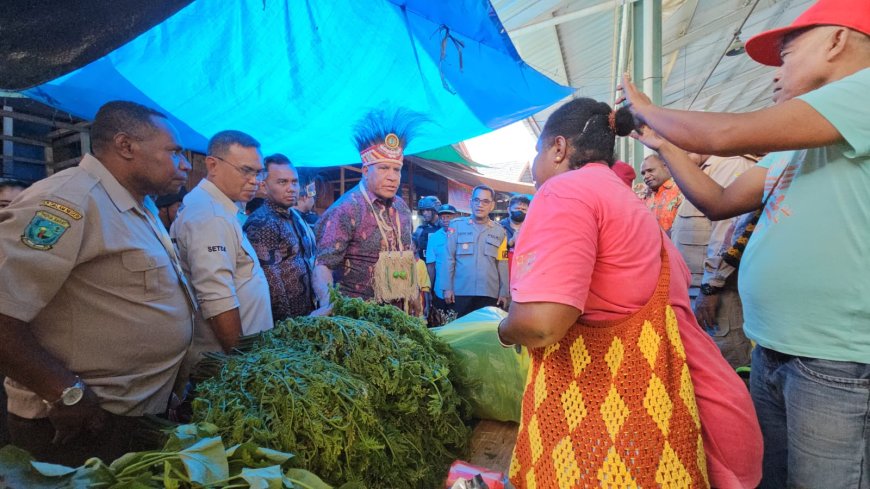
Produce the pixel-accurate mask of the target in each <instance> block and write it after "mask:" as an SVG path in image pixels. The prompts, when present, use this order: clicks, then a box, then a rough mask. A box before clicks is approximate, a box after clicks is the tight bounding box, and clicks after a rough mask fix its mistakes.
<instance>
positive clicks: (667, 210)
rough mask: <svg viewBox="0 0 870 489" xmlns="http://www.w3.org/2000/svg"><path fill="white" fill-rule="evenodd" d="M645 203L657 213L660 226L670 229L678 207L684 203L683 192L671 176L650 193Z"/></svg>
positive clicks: (666, 229)
mask: <svg viewBox="0 0 870 489" xmlns="http://www.w3.org/2000/svg"><path fill="white" fill-rule="evenodd" d="M644 203H645V204H646V206H647V207H649V209H650V210H651V211H653V214H655V216H656V220H657V221H658V222H659V226H661V227H662V229H664V230H665V231H670V230H671V227H672V226H673V225H674V219H675V218H676V217H677V209H679V207H680V204H682V203H683V193H682V192H681V191H680V188H679V187H677V182H675V181H674V179H673V178H669V179H668V181H666V182H665V183H663V184H662V186H661V187H659V189H658V190H656V192H655V193H654V194H651V195H648V196H647V197H646V198H645V199H644Z"/></svg>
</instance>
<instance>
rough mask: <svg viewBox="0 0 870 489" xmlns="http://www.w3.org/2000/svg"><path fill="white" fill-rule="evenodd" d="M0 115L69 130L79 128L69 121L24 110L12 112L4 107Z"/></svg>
mask: <svg viewBox="0 0 870 489" xmlns="http://www.w3.org/2000/svg"><path fill="white" fill-rule="evenodd" d="M0 115H2V116H3V117H11V118H13V119H17V120H19V121H27V122H36V123H37V124H44V125H46V126H52V127H57V128H61V129H67V130H71V131H78V130H80V129H79V127H77V126H76V125H75V124H70V123H69V122H60V121H54V120H51V119H49V118H47V117H41V116H38V115H32V114H25V113H24V112H13V111H12V109H10V108H6V107H4V108H3V110H2V111H0Z"/></svg>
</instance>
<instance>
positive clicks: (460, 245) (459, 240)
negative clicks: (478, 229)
mask: <svg viewBox="0 0 870 489" xmlns="http://www.w3.org/2000/svg"><path fill="white" fill-rule="evenodd" d="M456 254H457V255H473V254H474V235H471V234H466V235H462V236H457V237H456Z"/></svg>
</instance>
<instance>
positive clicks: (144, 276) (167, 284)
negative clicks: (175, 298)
mask: <svg viewBox="0 0 870 489" xmlns="http://www.w3.org/2000/svg"><path fill="white" fill-rule="evenodd" d="M121 264H122V265H123V267H124V270H126V271H127V272H128V273H127V277H128V279H127V280H124V281H123V282H122V283H120V284H119V285H120V287H119V290H118V292H119V293H120V294H121V295H122V296H124V297H127V298H128V299H131V300H134V301H139V302H150V301H155V300H159V299H165V298H167V297H170V296H171V295H172V294H174V293H175V292H176V291H177V287H175V286H173V282H174V281H175V277H174V273H175V272H174V271H172V269H171V264H170V261H169V257H168V256H166V255H159V254H150V253H148V252H147V251H145V250H130V251H125V252H123V253H121Z"/></svg>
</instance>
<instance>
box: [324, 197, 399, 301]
mask: <svg viewBox="0 0 870 489" xmlns="http://www.w3.org/2000/svg"><path fill="white" fill-rule="evenodd" d="M359 189H360V186H359V185H357V186H356V187H354V188H353V189H351V190H350V191H348V192H346V193H345V194H344V195H342V196H341V198H340V199H338V200H337V201H335V203H334V204H332V205H331V206H330V207H329V209H327V210H326V212H325V213H324V214H323V216H321V218H320V221H319V222H318V223H317V264H318V265H324V266H326V267H327V268H329V269H330V270H332V274H333V280H334V281H335V283H336V284H338V286H339V290H341V292H342V293H343V294H345V295H347V296H350V297H362V298H364V299H372V298H374V289H373V287H372V285H373V283H374V275H375V263H377V261H378V255H379V254H380V252H381V251H388V250H390V249H393V250H395V249H397V247H396V246H397V244H396V234H397V233H396V229H395V228H396V216H397V215H398V216H399V219H400V222H401V225H402V233H401V234H402V237H401V239H402V246H403V249H406V250H411V249H413V248H412V245H411V209H410V208H409V207H408V204H406V203H405V201H404V200H402V198H401V197H398V196H396V197H395V198H393V199H389V200H388V201H385V200H384V199H381V198H379V197H377V196H375V195H374V194H373V193H371V192H369V191H368V190H366V192H367V193H368V195H369V198H371V200H372V204H373V205H374V207H375V209H376V210H377V211H378V212H379V213H380V215H381V218H382V219H383V221H384V223H385V224H386V225H387V229H386V231H387V239H388V240H389V242H386V241H384V239H383V238H382V237H381V232H380V231H379V230H378V223H377V221H376V220H375V216H374V214H373V213H372V210H371V208H370V207H369V204H368V202H366V200H365V197H363V194H362V193H361V192H360V190H359Z"/></svg>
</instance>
